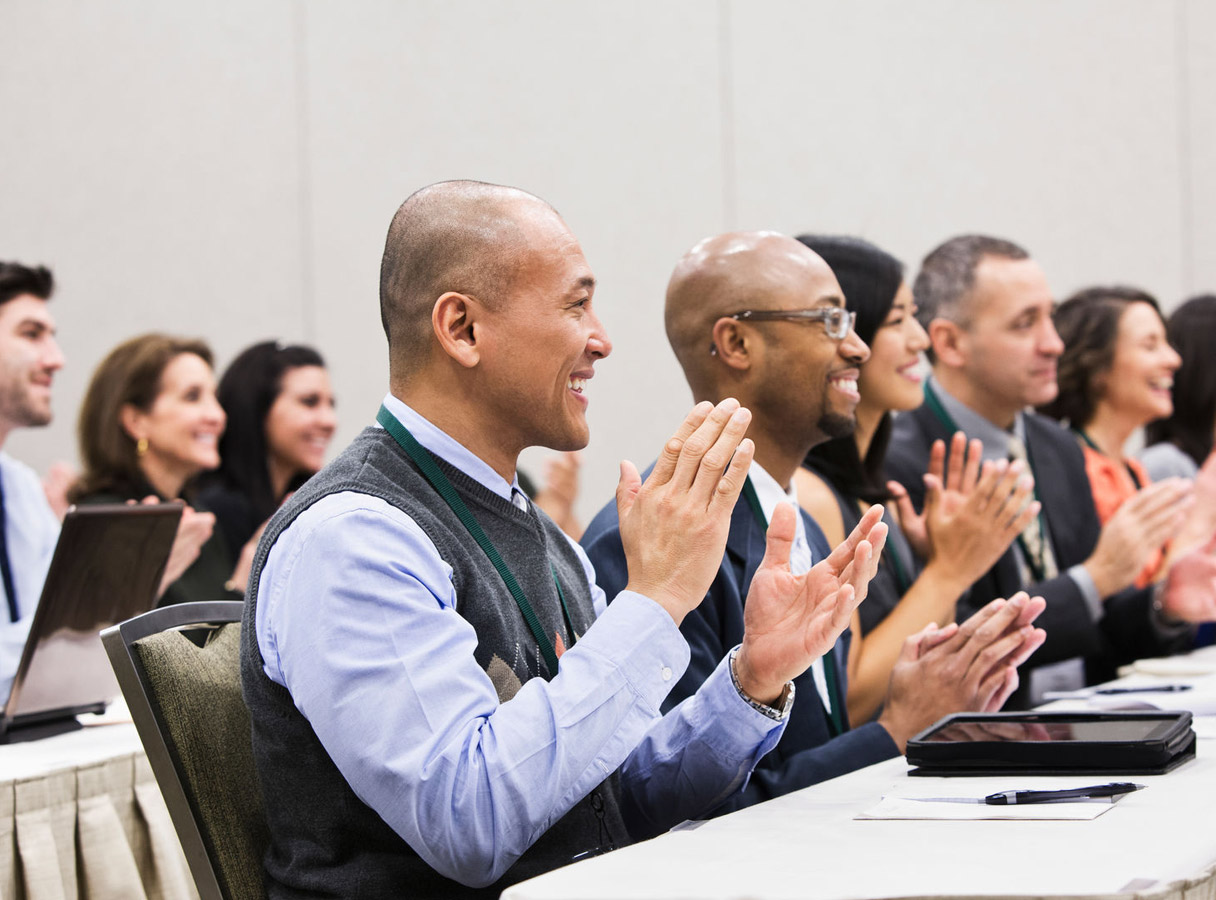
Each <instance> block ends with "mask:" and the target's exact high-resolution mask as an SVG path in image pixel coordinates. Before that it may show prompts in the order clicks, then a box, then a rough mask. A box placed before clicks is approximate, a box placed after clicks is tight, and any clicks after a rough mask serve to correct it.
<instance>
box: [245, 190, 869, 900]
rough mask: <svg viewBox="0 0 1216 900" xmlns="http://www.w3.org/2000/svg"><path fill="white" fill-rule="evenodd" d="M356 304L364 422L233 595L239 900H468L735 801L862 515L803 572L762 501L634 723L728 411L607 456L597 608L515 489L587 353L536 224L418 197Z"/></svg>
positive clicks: (664, 638) (585, 314) (561, 231)
mask: <svg viewBox="0 0 1216 900" xmlns="http://www.w3.org/2000/svg"><path fill="white" fill-rule="evenodd" d="M380 301H381V305H380V311H381V317H382V322H383V324H384V327H385V333H386V337H387V338H388V346H389V393H387V394H386V395H385V396H384V398H383V403H382V405H381V406H380V409H379V410H378V412H377V413H376V419H375V421H376V423H377V424H376V425H372V426H370V427H369V428H367V429H365V430H364V431H363V432H362V433H361V434H360V435H359V436H358V437H357V438H356V439H355V441H354V442H353V443H352V444H351V445H350V446H349V447H348V448H347V449H346V450H344V451H343V452H342V453H341V454H340V455H339V456H338V458H337V459H335V460H334V461H333V462H332V463H330V464H329V465H328V466H326V467H325V468H324V469H322V470H321V472H319V473H318V474H317V475H316V476H314V477H313V478H312V479H310V480H309V482H308V484H307V485H305V486H304V487H302V488H301V489H300V490H299V491H297V492H296V493H295V494H294V495H293V496H292V498H291V500H290V501H289V502H287V503H285V504H284V506H283V507H282V508H281V509H280V510H279V511H278V512H277V513H276V514H275V516H274V518H273V519H272V520H271V521H270V523H269V525H268V526H267V529H266V532H265V534H264V536H263V538H262V541H261V544H260V546H259V550H258V559H257V560H256V561H255V564H254V568H253V572H252V574H251V576H250V581H249V589H248V598H247V602H246V609H245V622H244V627H243V629H242V634H241V639H242V680H243V688H244V698H245V701H246V705H247V706H248V708H249V711H250V720H251V732H252V748H253V758H254V761H255V763H256V764H257V768H258V772H259V776H260V778H261V783H262V796H263V797H264V798H265V801H266V819H267V825H268V830H269V836H270V847H269V849H268V851H267V854H266V857H265V860H264V865H265V870H266V882H267V893H268V895H269V896H270V897H271V898H288V897H291V898H297V897H303V896H309V897H313V896H326V897H354V896H360V897H395V896H400V895H401V894H402V893H408V894H410V895H411V896H419V897H449V898H451V897H497V896H498V895H499V894H500V893H501V891H502V889H503V888H504V887H505V886H507V885H509V884H512V883H514V882H516V881H519V880H521V879H523V878H527V877H531V876H532V875H536V874H539V873H541V872H544V871H547V870H548V869H552V868H554V867H556V866H559V865H564V864H566V863H568V862H570V861H572V860H573V859H577V858H581V857H584V856H588V855H593V854H596V853H600V852H605V851H608V850H611V849H613V848H614V847H619V846H622V845H624V844H626V843H629V842H630V841H632V840H637V839H641V838H643V837H649V836H652V835H653V834H656V833H657V832H659V831H661V830H664V829H666V828H668V827H670V826H672V825H674V824H677V823H679V822H680V821H682V820H684V819H687V818H689V817H690V816H699V815H702V814H704V813H705V812H706V811H707V810H709V809H712V808H713V807H714V806H715V805H716V804H717V803H718V802H719V801H720V799H721V798H722V797H724V796H727V795H729V794H731V793H733V792H735V791H738V790H739V789H741V787H742V785H743V784H744V783H745V782H746V780H747V777H748V774H749V772H750V771H751V769H752V767H753V765H754V764H755V761H756V760H757V759H759V758H760V757H761V756H763V755H764V754H765V753H766V752H767V751H768V750H769V748H771V747H772V745H773V744H774V743H775V742H776V741H777V739H778V737H779V735H780V733H781V731H782V729H783V728H784V727H785V723H786V722H787V721H788V715H789V711H790V709H791V707H792V706H793V705H794V704H793V690H792V688H791V687H790V685H789V680H790V679H791V678H793V677H795V676H798V675H799V674H800V673H802V672H803V671H804V670H805V669H806V668H807V666H809V665H810V664H811V662H812V660H813V658H814V657H815V656H817V655H819V654H821V653H823V652H824V651H825V650H826V649H827V648H829V647H831V646H832V645H833V643H834V642H835V640H836V638H837V636H838V635H839V633H840V631H841V629H843V628H844V627H846V626H847V622H848V620H849V616H850V615H851V613H852V610H853V608H854V607H855V605H856V604H855V603H854V602H853V600H854V598H855V597H856V596H857V595H858V594H859V593H860V592H861V591H863V590H864V586H865V585H866V584H867V583H868V582H869V579H870V578H871V577H872V575H873V574H874V571H875V559H876V552H877V550H878V549H880V548H881V546H882V541H883V537H884V536H885V533H886V526H885V525H881V524H879V523H878V517H877V516H875V515H871V516H869V517H868V519H867V521H866V522H865V523H864V527H861V526H859V527H858V529H857V530H856V532H855V535H856V537H855V538H854V539H853V541H852V542H851V543H846V544H845V545H842V547H841V548H840V549H839V550H838V551H837V552H836V553H835V554H833V560H832V566H833V567H832V569H831V570H830V571H828V572H825V570H824V569H820V570H819V572H818V573H817V576H818V577H816V579H815V580H814V582H813V583H809V579H808V578H807V577H806V576H803V577H798V576H795V575H793V574H792V573H791V572H790V569H789V565H788V561H787V557H788V547H789V546H790V541H791V537H792V533H793V531H794V516H793V514H792V511H790V510H784V511H783V512H782V515H780V516H776V517H774V520H773V523H772V528H771V529H770V543H771V552H770V553H769V555H768V556H767V557H766V560H765V563H764V566H763V567H762V572H764V573H766V575H767V580H766V578H764V577H761V578H757V580H756V582H757V588H756V590H754V591H752V592H751V594H750V599H749V603H750V604H751V607H750V613H751V615H750V617H749V622H748V628H747V634H746V635H745V637H744V639H743V640H741V641H740V642H739V646H738V647H737V648H727V650H729V651H730V652H725V651H724V653H723V659H721V660H720V661H719V665H718V667H717V669H716V672H715V674H714V675H713V676H712V677H710V678H709V679H706V681H705V684H704V685H703V687H702V689H701V690H700V691H698V692H697V695H696V697H694V698H691V699H690V700H689V701H688V702H686V703H684V704H681V706H680V707H679V708H678V709H675V710H671V711H670V712H668V713H667V714H666V715H660V714H659V711H658V710H659V706H660V703H661V701H662V699H663V698H664V697H666V696H667V694H668V692H669V690H670V688H671V686H672V685H673V684H675V683H676V682H677V681H678V680H679V679H680V677H681V675H682V674H683V672H684V669H685V665H686V662H687V660H688V654H689V650H688V647H687V645H686V643H685V640H684V638H683V637H682V636H681V634H680V632H679V630H678V625H679V623H680V622H681V621H682V620H683V619H684V617H685V616H686V614H687V613H688V611H689V610H690V609H692V607H694V606H696V605H697V604H698V603H699V602H700V601H701V599H702V598H703V597H704V596H705V590H706V587H707V586H708V585H709V583H710V581H711V580H712V578H713V575H714V572H715V571H716V569H717V564H718V559H719V558H720V557H721V554H722V547H723V546H724V544H725V542H726V534H727V531H728V528H729V523H730V514H731V511H732V509H733V507H734V505H735V499H736V498H737V497H738V493H739V491H740V490H741V489H742V485H743V482H744V481H745V479H746V475H747V467H748V463H749V462H750V460H751V452H752V444H751V442H750V441H749V440H747V439H746V438H744V432H745V430H746V428H747V423H748V421H749V420H750V414H749V413H748V411H747V410H746V409H743V408H741V407H740V406H739V403H738V401H737V400H734V399H729V398H724V399H723V402H722V403H720V404H717V405H716V406H711V404H708V403H704V404H699V405H698V406H697V407H696V408H694V410H693V411H692V413H690V415H689V416H688V418H687V419H686V420H685V422H684V424H683V425H682V426H681V427H680V429H679V430H678V431H677V432H676V433H675V434H674V435H673V437H672V438H671V439H670V440H669V441H668V442H667V443H666V444H665V446H664V448H663V451H662V453H661V455H660V461H659V464H658V465H657V466H656V467H655V469H654V471H653V472H652V473H651V474H650V476H649V477H648V478H647V479H646V481H645V482H644V483H643V482H642V481H641V479H640V478H639V477H638V473H637V471H636V469H634V468H633V466H632V465H631V464H627V463H623V464H622V466H621V479H620V483H619V485H618V489H617V496H618V499H619V503H620V507H621V519H622V522H623V523H624V530H625V545H626V546H627V547H628V548H629V554H628V555H629V568H630V570H631V576H632V577H631V579H630V581H629V589H628V590H626V591H622V592H620V593H615V592H614V596H615V599H614V600H613V602H612V605H611V606H608V607H606V606H605V600H606V599H607V598H606V597H605V596H604V593H603V592H602V591H600V590H599V588H598V587H597V586H596V584H595V581H594V573H593V572H592V570H591V567H590V565H589V564H588V563H587V561H586V557H585V556H584V555H583V554H582V551H581V550H580V549H578V547H577V545H576V544H574V543H573V542H572V541H571V540H570V539H569V538H567V537H566V535H565V534H564V533H563V532H562V531H561V530H560V529H559V528H558V527H557V525H556V524H555V523H554V522H553V521H552V520H550V519H549V518H548V517H546V516H545V515H544V514H543V513H541V512H539V511H538V510H537V509H536V508H535V507H534V505H533V504H531V503H530V502H529V501H528V500H527V499H526V498H525V497H524V496H523V493H522V491H521V490H520V489H519V485H518V481H517V479H516V461H517V458H518V456H519V453H520V452H521V451H522V450H523V449H524V448H525V447H528V446H534V445H543V446H547V447H550V448H552V449H556V450H574V449H578V448H581V447H583V446H585V445H586V443H587V440H588V437H589V430H588V425H587V418H586V411H587V404H588V402H589V401H588V394H587V391H588V383H589V382H590V380H591V378H592V377H594V374H595V372H596V371H597V369H596V364H597V363H598V362H600V361H601V360H603V359H604V358H605V357H607V356H608V355H609V353H610V352H611V350H612V344H611V342H610V340H609V339H608V335H607V333H606V331H605V330H604V327H603V325H602V323H601V322H600V321H599V318H598V315H597V311H596V309H597V307H596V303H597V302H598V300H596V298H595V278H594V276H593V275H592V272H591V269H590V267H589V265H588V263H587V260H586V259H585V258H584V256H583V252H582V249H581V247H580V246H579V243H578V240H577V239H576V238H575V236H574V235H573V234H572V233H571V231H570V229H569V227H568V226H567V225H566V223H565V222H564V220H563V219H562V218H561V216H560V215H558V213H557V211H556V210H554V209H553V207H551V206H550V205H549V204H548V203H546V202H544V201H543V200H541V199H540V198H538V197H535V196H533V195H531V194H528V193H526V192H524V191H520V190H517V189H514V188H507V187H503V186H498V185H489V184H482V183H479V182H468V181H457V182H445V183H440V184H436V185H431V186H430V187H427V188H423V189H422V190H420V191H418V192H416V193H415V194H413V195H411V196H410V197H409V198H408V199H407V200H406V201H405V203H403V204H402V205H401V207H400V209H398V211H397V214H396V215H395V216H394V218H393V221H392V224H391V225H390V226H389V232H388V236H387V239H386V241H385V249H384V257H383V263H382V268H381V295H380ZM783 549H784V551H785V554H784V555H783V552H782V551H783ZM846 572H847V573H848V575H847V577H846V574H845V573H846Z"/></svg>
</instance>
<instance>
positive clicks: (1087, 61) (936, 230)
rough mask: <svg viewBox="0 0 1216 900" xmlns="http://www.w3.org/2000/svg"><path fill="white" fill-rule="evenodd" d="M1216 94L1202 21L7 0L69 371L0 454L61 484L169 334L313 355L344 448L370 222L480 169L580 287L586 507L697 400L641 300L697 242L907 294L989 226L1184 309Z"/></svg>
mask: <svg viewBox="0 0 1216 900" xmlns="http://www.w3.org/2000/svg"><path fill="white" fill-rule="evenodd" d="M1214 94H1216V5H1214V4H1211V3H1208V2H1205V0H988V2H985V3H982V4H980V3H974V2H967V0H917V2H906V0H861V2H856V3H851V4H839V3H828V2H825V0H814V2H807V0H801V2H795V0H780V2H779V0H769V2H755V0H751V2H747V0H717V2H707V0H670V2H664V3H649V2H640V0H625V2H613V3H603V2H558V0H545V2H509V3H498V4H486V3H479V2H472V0H455V2H452V0H427V2H418V0H414V2H402V0H348V2H345V3H342V4H337V3H332V2H324V0H262V2H258V3H254V4H250V3H245V2H237V0H213V2H212V3H209V4H189V5H187V4H163V3H155V2H152V0H112V2H109V3H106V4H102V5H97V4H87V3H84V2H68V0H3V2H0V115H2V116H3V120H4V122H5V135H6V136H5V140H4V141H3V142H2V143H0V179H2V181H0V187H2V192H0V195H2V196H3V201H2V205H0V258H3V259H15V260H20V261H23V262H28V263H33V262H45V263H47V264H49V265H51V266H53V267H54V269H55V272H56V276H57V278H58V279H59V283H60V289H59V292H58V294H57V297H56V299H55V300H54V303H53V309H54V312H55V314H56V315H57V317H58V318H59V320H60V329H61V336H62V342H63V345H64V350H65V352H66V354H67V356H68V360H69V365H68V368H67V369H65V370H64V372H63V373H61V375H60V377H59V378H58V380H57V382H56V389H55V390H56V403H55V407H56V419H55V422H54V423H53V424H52V425H51V426H50V427H49V428H46V429H39V430H26V431H23V432H18V433H17V434H15V435H14V436H13V437H12V438H11V439H10V441H9V443H8V446H7V447H6V449H8V450H9V451H10V452H12V453H13V454H15V455H17V456H19V457H21V458H23V459H26V460H28V461H30V462H31V463H32V464H34V465H36V466H37V467H39V468H45V466H46V465H47V464H49V463H50V462H51V461H52V460H54V459H60V458H69V459H71V458H74V456H75V447H74V425H75V415H76V409H77V406H78V403H79V399H80V396H81V394H82V393H83V389H84V385H85V384H86V382H87V379H88V377H89V374H90V372H91V370H92V368H93V366H94V365H95V364H96V363H97V362H98V360H99V359H100V358H101V356H102V355H104V353H105V352H106V351H107V350H108V349H109V348H110V347H111V346H113V345H114V344H115V343H117V342H118V341H119V340H121V339H122V338H124V337H127V336H129V335H131V334H135V333H138V332H140V331H145V330H151V329H159V330H167V331H172V332H177V333H182V334H189V335H201V336H203V337H205V338H207V339H208V340H210V341H211V342H212V344H213V346H214V347H215V349H216V352H217V355H218V357H219V362H220V365H221V366H222V365H223V364H224V363H226V362H227V360H228V359H230V358H231V357H232V355H233V354H234V353H235V352H237V351H238V350H239V349H240V348H241V347H243V346H245V345H247V344H249V343H251V342H253V341H255V340H260V339H263V338H266V337H279V338H283V339H286V340H304V341H308V342H311V343H313V344H315V345H316V346H318V348H319V349H320V350H321V351H322V352H323V353H324V354H325V355H326V357H327V359H328V360H329V363H330V367H331V371H332V373H333V377H334V381H335V387H336V389H337V392H338V397H339V417H340V421H341V427H340V431H339V435H338V438H337V440H336V442H335V445H334V449H335V450H336V449H337V448H338V447H340V446H341V445H342V444H344V443H345V442H346V441H347V440H349V439H350V437H351V436H353V435H354V434H355V433H356V432H357V431H358V430H359V429H360V428H361V427H362V426H363V425H364V424H366V423H367V422H368V421H370V419H371V417H372V414H373V412H374V410H375V406H376V404H377V402H378V400H379V398H380V396H381V395H382V393H383V391H384V388H385V379H386V374H387V367H386V364H385V359H384V358H385V352H384V342H383V335H382V333H381V331H380V324H379V316H378V309H377V297H376V285H377V275H378V271H377V270H378V266H379V257H380V252H381V245H382V241H383V235H384V231H385V228H386V227H387V224H388V220H389V218H390V217H391V215H392V213H393V210H394V209H395V208H396V206H397V205H398V203H400V201H401V200H402V199H404V197H405V196H406V195H407V194H409V193H410V192H411V191H412V190H414V189H416V188H418V187H420V186H422V185H424V184H427V183H429V182H431V181H435V180H438V179H441V178H450V177H472V178H479V179H483V180H490V181H499V182H505V183H509V184H516V185H519V186H521V187H524V188H526V189H528V190H531V191H534V192H536V193H538V194H540V195H541V196H543V197H545V198H546V199H547V200H549V201H550V202H552V203H553V204H554V205H555V206H557V207H558V209H560V210H561V211H562V213H563V214H564V215H565V217H566V219H567V221H568V222H569V223H570V225H571V227H572V228H573V230H574V231H575V233H576V234H577V235H579V237H580V238H581V240H582V243H583V246H584V250H585V251H586V254H587V257H588V259H589V261H590V262H591V265H592V267H593V268H594V269H595V271H596V274H597V275H598V277H599V279H600V288H599V290H598V292H597V299H596V302H597V305H598V306H599V308H600V312H601V315H602V317H603V319H604V320H605V323H606V325H607V327H608V329H609V332H610V334H611V336H612V338H613V340H614V343H615V350H614V353H613V356H612V358H611V359H609V360H607V361H606V362H604V363H601V364H600V366H599V367H598V369H597V376H596V379H595V380H594V381H593V382H592V384H591V385H590V388H589V394H590V397H591V412H590V419H591V424H592V445H591V447H590V448H589V450H588V452H587V453H586V461H585V466H584V471H585V477H584V491H583V498H582V502H581V509H582V511H583V513H584V515H586V516H589V515H590V514H591V513H592V512H594V510H595V509H597V508H598V507H599V506H600V505H601V504H602V503H603V502H605V501H607V500H608V499H609V497H610V496H611V493H612V489H613V487H614V485H615V479H616V462H617V460H618V459H620V458H621V457H623V456H625V457H630V458H632V459H634V460H635V461H637V462H638V463H639V464H644V463H646V462H648V461H649V460H650V459H651V458H652V457H653V455H654V453H655V452H656V451H657V449H658V447H659V446H660V445H661V442H662V441H663V439H664V438H665V437H666V436H667V434H668V433H669V432H670V430H671V429H672V428H673V427H674V425H675V424H676V422H677V421H678V420H679V418H680V417H681V416H682V414H683V412H684V411H685V409H686V407H687V406H688V403H689V397H688V391H687V388H686V387H685V385H684V383H683V379H682V377H681V375H680V372H679V370H678V367H677V366H676V364H675V362H674V360H673V358H672V357H671V354H670V351H669V350H668V348H667V344H666V339H665V337H664V335H663V332H662V298H663V291H664V288H665V285H666V281H667V276H668V273H669V272H670V270H671V267H672V265H673V264H674V262H675V260H676V259H677V258H678V257H679V255H680V254H681V253H682V252H683V251H684V250H686V249H687V248H688V247H689V246H691V244H693V243H694V242H695V241H696V240H698V239H700V238H701V237H704V236H706V235H709V234H713V233H716V232H720V231H723V230H726V229H728V228H774V229H778V230H782V231H787V232H791V233H796V232H799V231H805V230H816V231H824V232H851V233H858V234H862V235H864V236H866V237H869V238H870V239H872V240H874V241H876V242H878V243H879V244H881V245H883V246H885V247H887V248H888V249H890V250H891V251H892V252H894V253H896V254H897V255H899V256H901V257H902V258H903V259H904V260H905V261H906V262H907V263H908V264H909V268H910V269H911V270H912V271H915V266H916V262H917V260H919V259H920V257H921V256H923V254H924V253H925V252H927V251H928V250H929V249H931V248H932V247H933V246H934V245H936V244H937V243H938V242H939V241H941V240H942V239H944V238H946V237H949V236H950V235H952V234H956V233H959V232H962V231H967V230H983V231H987V232H990V233H995V234H999V235H1002V236H1006V237H1011V238H1013V239H1015V240H1018V241H1019V242H1021V243H1023V244H1024V245H1026V246H1027V247H1028V248H1029V249H1030V250H1031V251H1032V253H1034V254H1035V255H1036V256H1037V257H1038V258H1039V259H1040V260H1041V261H1042V263H1043V265H1044V267H1045V268H1046V270H1047V273H1048V276H1049V278H1050V279H1051V281H1052V283H1053V286H1054V288H1055V289H1056V291H1057V292H1058V293H1059V294H1060V295H1061V296H1063V295H1064V294H1065V293H1067V292H1069V291H1071V290H1073V289H1075V288H1077V287H1079V286H1082V285H1084V284H1088V283H1093V282H1112V281H1119V282H1130V283H1135V284H1139V285H1142V286H1144V287H1146V288H1148V289H1149V290H1151V291H1154V292H1155V293H1157V294H1158V295H1159V296H1160V297H1161V299H1162V300H1163V302H1164V303H1165V304H1166V306H1173V305H1174V304H1176V303H1177V302H1178V301H1179V300H1180V299H1181V298H1182V297H1183V296H1185V295H1187V294H1189V293H1193V292H1195V291H1198V290H1200V289H1208V290H1211V289H1214V288H1216V213H1214V212H1213V210H1216V167H1213V166H1212V165H1211V161H1212V160H1213V159H1216V103H1213V97H1214ZM541 456H543V454H541V453H539V452H536V453H529V454H528V455H527V456H526V459H525V463H526V465H528V466H529V467H531V468H533V469H535V468H536V467H537V466H538V464H539V459H540V457H541Z"/></svg>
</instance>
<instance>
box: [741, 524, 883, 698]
mask: <svg viewBox="0 0 1216 900" xmlns="http://www.w3.org/2000/svg"><path fill="white" fill-rule="evenodd" d="M795 515H796V514H795V512H794V508H793V507H792V506H790V505H788V504H785V503H782V504H779V505H778V506H777V509H776V511H775V512H774V513H773V517H772V521H771V522H770V524H769V527H768V543H767V546H766V548H765V552H764V560H763V561H762V562H761V563H760V568H759V569H757V570H756V574H755V576H754V577H753V578H752V583H751V587H750V589H749V590H748V592H747V600H746V601H745V603H744V606H743V627H744V633H743V645H742V647H740V649H739V654H738V656H737V657H736V658H735V672H736V675H737V677H738V679H739V684H740V686H741V687H742V688H743V690H744V692H745V693H747V695H748V696H749V697H751V698H753V699H755V700H759V701H760V702H762V703H771V702H772V701H774V700H775V699H776V698H777V697H779V696H780V694H781V692H782V690H783V689H784V687H785V683H786V682H787V681H790V680H791V679H793V678H795V677H797V676H798V675H801V674H802V673H803V672H805V671H806V670H807V668H809V667H810V665H811V663H813V662H814V661H815V660H816V659H818V658H819V657H821V656H823V655H824V654H825V653H827V651H828V650H830V649H831V648H832V645H833V644H835V643H836V639H837V638H838V637H839V636H840V634H841V632H843V631H844V629H845V628H847V627H848V625H849V620H850V617H851V616H852V614H853V610H854V609H856V608H857V604H859V603H860V602H861V601H862V600H864V599H865V596H866V591H867V589H868V588H869V584H870V579H871V578H873V577H874V573H875V572H876V571H877V570H878V559H879V555H880V554H881V553H882V547H883V544H884V543H885V542H886V539H887V526H886V525H884V524H882V522H881V519H882V507H881V506H872V507H870V509H869V510H868V511H867V512H866V514H865V515H864V516H862V519H861V521H860V522H859V523H858V524H857V527H856V528H854V529H853V532H852V534H850V535H849V536H848V538H846V539H845V541H844V542H843V543H842V544H841V545H840V546H838V547H837V548H836V549H835V550H833V551H832V553H831V555H830V556H828V558H827V559H825V560H823V561H822V562H820V563H818V564H817V565H815V566H812V567H811V569H810V571H808V572H807V573H806V574H804V575H794V574H793V573H791V572H790V548H791V547H792V545H793V542H794V535H795V518H794V517H795Z"/></svg>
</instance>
